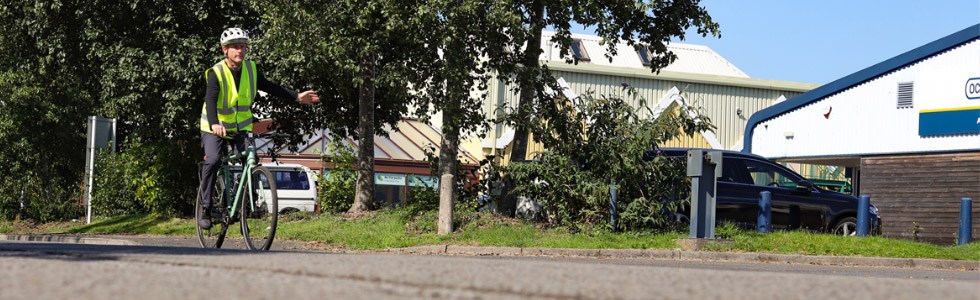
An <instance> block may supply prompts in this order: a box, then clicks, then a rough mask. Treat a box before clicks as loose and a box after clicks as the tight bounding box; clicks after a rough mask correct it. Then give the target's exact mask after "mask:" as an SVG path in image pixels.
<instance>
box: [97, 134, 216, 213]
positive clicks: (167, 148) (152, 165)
mask: <svg viewBox="0 0 980 300" xmlns="http://www.w3.org/2000/svg"><path fill="white" fill-rule="evenodd" d="M123 149H124V150H123V151H121V152H119V153H103V155H100V156H99V157H98V158H97V160H96V172H95V177H94V179H93V181H94V182H93V194H92V214H93V215H100V216H120V215H126V214H141V213H153V214H157V215H161V216H173V215H177V214H180V213H187V212H190V211H192V208H193V205H194V201H195V193H196V192H197V186H198V184H199V181H198V180H199V179H198V178H200V177H199V176H198V174H197V170H198V168H197V165H195V164H193V163H190V162H189V161H191V160H190V159H188V158H189V157H190V155H187V150H188V149H187V148H185V147H180V146H179V145H176V146H175V145H173V144H170V143H166V142H157V143H144V142H142V141H140V140H138V139H136V140H130V141H127V143H126V144H125V147H124V148H123ZM182 158H183V159H182Z"/></svg>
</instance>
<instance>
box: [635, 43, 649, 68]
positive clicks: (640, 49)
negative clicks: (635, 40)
mask: <svg viewBox="0 0 980 300" xmlns="http://www.w3.org/2000/svg"><path fill="white" fill-rule="evenodd" d="M636 54H637V55H639V56H640V62H642V63H643V66H645V67H649V66H650V65H652V64H653V63H651V62H650V61H651V60H653V53H650V49H648V48H647V45H639V44H638V45H637V47H636Z"/></svg>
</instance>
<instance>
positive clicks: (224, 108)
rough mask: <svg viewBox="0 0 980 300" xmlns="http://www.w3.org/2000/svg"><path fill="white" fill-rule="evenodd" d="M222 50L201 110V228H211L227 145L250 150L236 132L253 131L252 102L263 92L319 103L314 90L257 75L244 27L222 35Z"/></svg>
mask: <svg viewBox="0 0 980 300" xmlns="http://www.w3.org/2000/svg"><path fill="white" fill-rule="evenodd" d="M220 40H221V51H222V52H224V57H225V58H224V59H223V60H222V61H220V62H218V63H217V64H215V65H214V66H213V67H211V68H209V69H207V70H205V71H204V76H205V78H207V92H206V93H205V95H204V106H203V107H202V108H201V148H204V155H205V156H204V157H205V160H204V166H203V168H201V187H202V189H201V193H202V195H201V199H202V201H201V202H202V203H201V204H202V206H203V208H197V209H203V210H204V211H203V213H201V214H200V215H201V218H200V219H198V220H197V223H198V225H200V226H201V228H204V229H208V228H211V221H210V219H209V218H208V217H207V216H209V215H210V213H211V212H210V208H211V205H212V203H211V197H207V196H205V195H211V194H212V193H213V192H214V191H213V189H214V180H215V176H216V174H217V171H218V169H219V168H220V163H221V157H222V156H224V155H225V153H224V152H225V143H227V142H228V141H230V140H233V141H234V145H235V150H236V151H244V150H245V149H246V147H247V145H246V140H245V138H243V137H241V136H239V135H236V134H234V133H237V132H247V131H252V122H253V120H254V119H253V115H252V102H253V101H254V100H256V98H258V97H257V91H258V90H261V91H264V92H266V93H269V94H272V95H273V96H276V97H281V98H285V99H296V101H297V102H299V103H300V104H315V103H318V102H320V96H318V95H317V94H316V92H315V91H305V92H302V93H296V92H294V91H291V90H289V89H287V88H284V87H282V86H280V85H278V84H276V83H273V82H271V81H269V80H267V79H266V78H265V77H264V76H262V73H259V72H258V67H257V66H256V64H255V62H253V61H250V60H246V59H245V55H246V53H247V52H248V43H249V42H250V40H249V38H248V34H247V33H245V31H244V30H242V29H241V28H228V29H226V30H225V31H224V32H222V33H221V39H220Z"/></svg>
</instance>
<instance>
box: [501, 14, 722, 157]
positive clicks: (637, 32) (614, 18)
mask: <svg viewBox="0 0 980 300" xmlns="http://www.w3.org/2000/svg"><path fill="white" fill-rule="evenodd" d="M699 4H700V0H678V1H591V2H581V1H571V0H530V1H524V0H521V1H502V2H496V3H494V4H493V5H492V6H490V7H491V8H498V9H493V10H491V11H490V12H488V14H491V15H494V17H493V19H494V20H497V21H498V22H500V23H502V24H500V25H499V26H501V27H502V28H507V29H508V30H506V31H500V32H498V33H497V35H495V36H494V35H491V36H492V39H493V40H494V42H493V43H492V44H497V45H499V47H498V48H497V49H498V50H497V51H492V52H489V53H487V56H488V57H489V61H490V62H491V64H492V68H493V69H494V70H496V71H498V72H499V73H500V74H502V76H501V78H502V79H503V80H505V81H508V83H511V82H516V83H517V84H515V85H514V86H516V87H517V90H519V91H520V100H519V102H518V103H517V104H516V105H515V106H513V107H505V111H506V113H507V114H508V115H510V116H508V118H507V123H508V124H510V125H513V126H515V127H516V134H515V137H514V138H515V140H514V145H515V147H514V150H513V152H512V155H511V161H523V160H524V159H525V149H526V146H527V144H528V143H527V139H528V133H533V134H534V136H538V135H539V134H542V133H543V132H536V131H533V130H531V129H530V128H529V127H531V126H533V124H532V123H535V122H537V121H536V120H534V119H537V118H543V119H545V120H549V121H554V120H557V119H561V118H562V117H561V114H562V112H561V111H560V110H561V109H560V107H557V106H555V105H554V103H553V102H552V101H551V97H550V96H549V95H548V94H549V93H548V90H549V88H550V90H558V89H559V87H558V86H557V84H555V80H554V79H553V78H552V76H551V73H550V71H549V70H548V68H547V66H541V65H540V63H539V57H540V54H541V53H542V49H541V47H539V46H538V45H541V44H542V40H541V39H542V35H541V31H542V30H544V29H545V28H548V29H549V30H554V31H555V34H554V35H553V37H552V38H551V40H550V42H552V43H553V46H554V47H557V48H558V49H559V50H560V53H559V55H561V56H562V57H565V58H566V62H567V63H576V64H577V63H578V58H574V57H572V56H571V55H570V53H571V46H572V42H573V39H572V36H571V26H572V25H573V24H575V26H585V27H594V28H595V33H596V34H597V35H598V36H599V37H600V38H601V39H602V45H605V46H606V48H607V52H608V54H607V55H606V57H605V58H600V57H592V59H608V60H610V61H612V57H613V56H615V55H616V53H617V52H618V51H622V50H625V51H634V50H647V51H649V53H650V54H651V55H650V57H651V58H650V62H651V64H650V70H651V71H652V72H659V70H661V69H662V68H664V67H666V66H667V65H669V64H670V63H671V62H673V61H674V60H676V59H677V56H676V55H675V54H674V53H672V52H671V51H669V50H668V49H667V43H668V42H669V41H670V40H672V39H674V38H677V39H679V40H682V41H683V40H684V36H685V35H686V33H687V32H688V30H689V29H690V28H691V27H694V28H695V29H696V32H697V34H700V35H702V36H706V35H708V34H711V35H714V36H720V32H719V30H718V24H717V23H715V22H713V21H712V20H711V16H709V15H708V12H707V11H706V10H705V9H704V8H703V7H701V6H700V5H699ZM490 31H492V30H490ZM621 43H625V44H627V45H628V46H629V47H630V48H632V49H617V45H619V44H621ZM544 133H545V134H547V132H544ZM551 146H553V145H549V144H545V147H551Z"/></svg>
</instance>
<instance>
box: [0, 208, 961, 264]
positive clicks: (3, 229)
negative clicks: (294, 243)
mask: <svg viewBox="0 0 980 300" xmlns="http://www.w3.org/2000/svg"><path fill="white" fill-rule="evenodd" d="M455 218H456V220H455V224H454V227H455V228H456V232H454V233H453V234H452V235H437V234H435V232H436V225H435V224H436V213H435V212H426V213H422V214H418V215H414V214H412V213H410V212H409V211H407V210H382V211H379V212H373V213H370V214H367V215H364V216H360V217H356V218H350V217H346V216H344V215H337V214H322V215H314V214H308V213H294V214H288V215H282V216H281V217H280V223H279V229H278V231H277V234H276V238H277V239H290V240H298V241H315V242H320V243H323V244H324V245H326V246H329V247H334V248H343V249H356V250H373V249H386V248H399V247H410V246H418V245H433V244H451V245H473V246H503V247H545V248H580V249H610V248H612V249H674V248H678V245H677V244H676V243H675V242H674V240H675V239H678V238H683V237H686V236H687V234H686V233H682V232H666V233H611V232H607V231H604V230H593V231H590V232H587V233H571V232H569V231H568V230H566V229H562V228H543V227H542V226H540V225H538V224H534V223H530V222H525V221H520V220H514V219H509V218H501V217H497V216H493V215H489V214H481V213H472V212H467V213H457V214H456V216H455ZM236 225H237V224H236ZM232 231H233V230H229V232H232ZM0 233H74V234H164V235H194V234H195V229H194V222H193V221H192V220H189V219H180V218H166V217H159V216H153V215H131V216H121V217H115V218H107V219H100V220H96V221H94V222H93V223H92V224H90V225H80V224H79V223H77V222H75V223H61V224H46V225H44V226H33V227H27V226H23V225H22V224H17V223H15V222H12V221H0ZM716 235H717V237H719V238H725V239H730V240H733V241H734V244H732V245H728V246H722V245H715V246H710V247H709V249H708V250H710V251H735V252H766V253H780V254H804V255H835V256H876V257H897V258H937V259H954V260H972V261H980V243H972V244H969V245H965V246H940V245H934V244H928V243H921V242H913V241H908V240H900V239H892V238H884V237H866V238H852V237H837V236H832V235H828V234H817V233H810V232H803V231H779V232H774V233H770V234H759V233H756V232H754V231H748V230H743V229H738V228H735V227H734V226H731V225H728V224H722V225H720V226H719V227H718V228H717V229H716Z"/></svg>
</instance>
